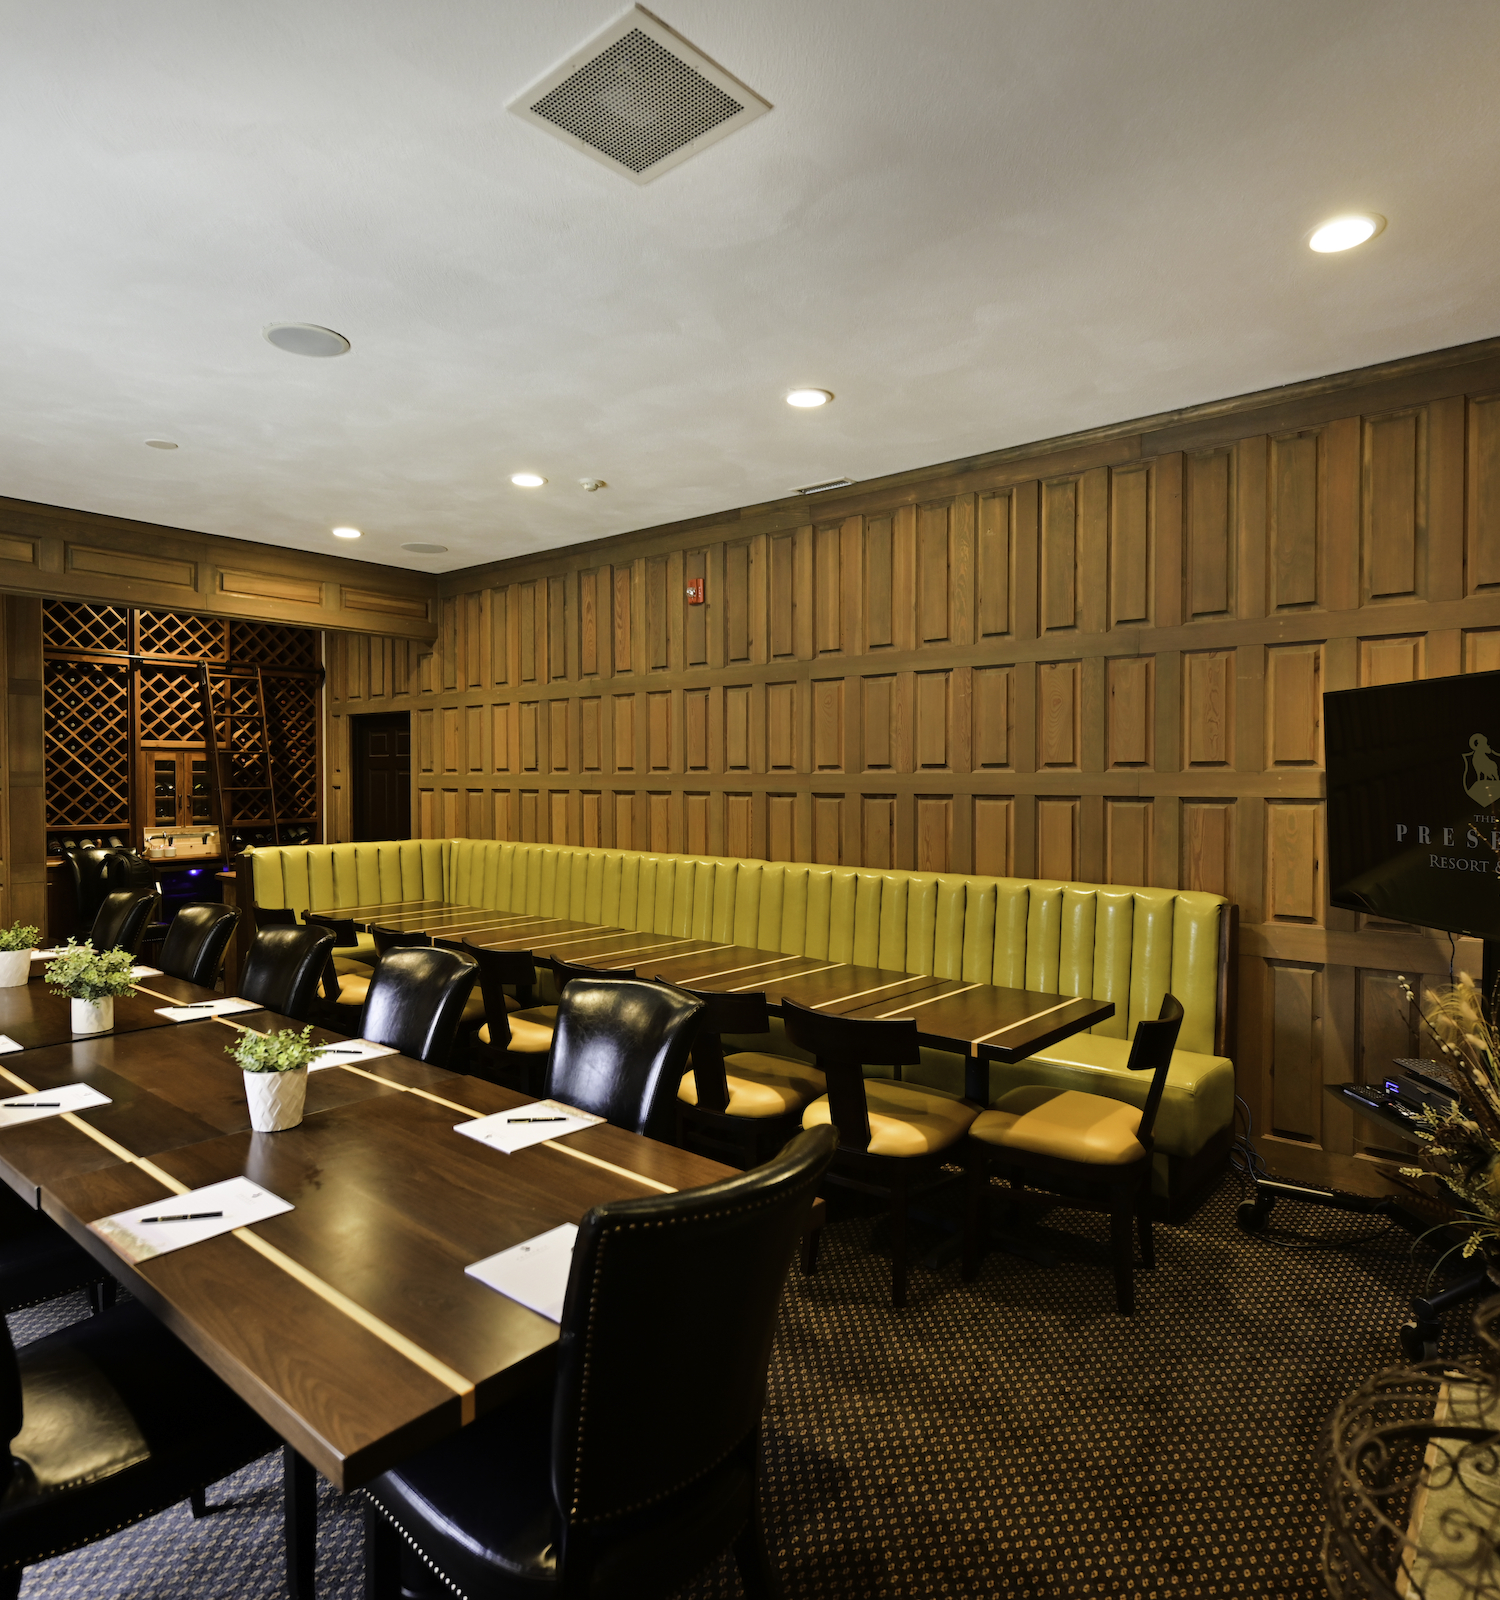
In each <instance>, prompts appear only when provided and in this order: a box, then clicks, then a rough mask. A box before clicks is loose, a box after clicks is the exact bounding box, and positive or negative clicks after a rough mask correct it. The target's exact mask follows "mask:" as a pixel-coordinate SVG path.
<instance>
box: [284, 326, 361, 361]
mask: <svg viewBox="0 0 1500 1600" xmlns="http://www.w3.org/2000/svg"><path fill="white" fill-rule="evenodd" d="M265 334H266V338H267V339H269V340H270V342H271V343H272V344H274V345H275V346H276V348H277V349H278V350H285V351H286V352H287V353H288V354H289V355H294V356H341V355H344V354H345V353H346V352H347V351H348V349H349V341H348V340H347V339H346V338H345V337H344V336H343V334H341V333H335V332H334V331H333V329H332V328H320V327H318V326H317V324H316V323H312V322H273V323H272V324H271V326H270V327H269V328H267V329H266V330H265Z"/></svg>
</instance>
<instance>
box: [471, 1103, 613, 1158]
mask: <svg viewBox="0 0 1500 1600" xmlns="http://www.w3.org/2000/svg"><path fill="white" fill-rule="evenodd" d="M603 1121H604V1118H603V1117H596V1116H592V1115H591V1114H590V1113H589V1112H587V1111H575V1110H574V1109H573V1107H572V1106H565V1105H563V1104H562V1103H561V1102H560V1101H557V1100H536V1101H533V1102H532V1104H531V1105H529V1106H515V1107H514V1108H512V1109H511V1110H510V1111H496V1112H493V1113H492V1114H491V1115H490V1116H487V1117H476V1118H475V1119H474V1120H473V1121H472V1122H459V1123H455V1124H454V1127H453V1131H454V1132H455V1133H462V1134H466V1135H467V1136H468V1137H469V1138H470V1139H478V1140H479V1142H480V1143H481V1144H487V1145H489V1147H490V1148H491V1149H492V1150H501V1151H503V1152H504V1153H505V1154H506V1155H508V1156H513V1155H514V1154H515V1153H516V1151H517V1150H524V1149H525V1148H526V1147H527V1146H528V1145H533V1144H545V1143H546V1142H547V1141H548V1140H549V1139H561V1138H562V1137H563V1135H564V1134H567V1133H577V1132H578V1131H579V1130H580V1129H581V1128H592V1127H593V1126H594V1124H595V1123H596V1122H603Z"/></svg>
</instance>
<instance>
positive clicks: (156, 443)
mask: <svg viewBox="0 0 1500 1600" xmlns="http://www.w3.org/2000/svg"><path fill="white" fill-rule="evenodd" d="M146 448H147V449H148V450H175V449H176V448H177V446H176V445H175V444H174V443H173V442H172V441H171V440H170V439H147V441H146Z"/></svg>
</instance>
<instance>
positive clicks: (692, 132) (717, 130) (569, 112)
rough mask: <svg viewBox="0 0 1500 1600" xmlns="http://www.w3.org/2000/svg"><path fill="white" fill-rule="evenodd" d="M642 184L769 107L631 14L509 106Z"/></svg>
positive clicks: (670, 35)
mask: <svg viewBox="0 0 1500 1600" xmlns="http://www.w3.org/2000/svg"><path fill="white" fill-rule="evenodd" d="M510 110H512V111H513V112H515V113H516V115H517V116H520V117H524V118H525V119H526V120H527V121H528V122H534V123H536V124H537V126H539V127H542V128H545V129H546V131H547V132H548V133H551V134H553V135H555V136H556V137H558V138H561V139H563V140H565V141H566V142H567V143H569V144H571V145H573V146H574V147H575V148H576V149H578V150H581V151H583V152H584V153H585V154H587V155H590V156H592V157H593V158H594V159H595V160H596V161H600V162H603V164H604V165H605V166H608V167H611V168H613V169H614V170H615V171H616V172H620V173H623V174H624V175H625V176H626V177H628V178H630V179H632V180H633V181H634V182H636V183H649V182H650V181H651V180H652V179H653V178H656V177H659V176H660V175H661V174H662V173H663V172H666V171H669V170H670V169H671V168H672V167H675V166H678V165H679V164H680V163H682V162H683V161H686V160H687V159H688V157H689V156H693V155H696V154H697V153H698V151H700V150H702V149H704V148H706V147H707V146H708V145H710V144H713V143H715V142H716V141H718V140H719V139H722V138H724V137H725V136H726V135H728V134H730V133H733V132H734V131H735V130H736V129H738V128H741V127H743V126H744V125H745V124H746V123H747V122H751V121H753V120H754V119H755V118H756V117H758V116H760V115H762V114H763V113H764V112H766V111H769V110H770V106H769V105H767V103H766V102H765V101H764V100H762V99H761V98H760V96H759V95H757V94H754V93H752V92H751V91H750V90H749V89H747V88H746V87H745V86H744V85H743V84H742V83H740V82H738V81H737V80H736V79H734V78H732V77H731V76H730V75H729V74H728V73H727V72H725V71H724V70H723V69H722V68H721V67H719V66H718V65H717V64H716V63H714V62H713V61H710V60H709V58H708V57H707V56H705V55H704V54H703V53H702V52H701V51H699V50H696V49H694V47H693V46H692V45H690V44H689V43H688V42H687V40H685V39H683V38H681V37H680V36H679V35H677V34H676V33H674V32H673V31H672V30H671V29H670V28H669V27H667V25H666V24H665V23H663V22H661V21H659V20H658V19H657V18H656V17H653V16H652V15H651V14H650V12H648V11H644V10H642V9H641V7H639V6H633V7H632V8H631V9H630V10H629V11H627V12H626V13H625V14H624V15H623V16H621V17H617V18H616V19H615V20H614V21H613V22H612V23H610V24H609V26H608V27H606V28H604V29H603V30H602V31H601V32H599V33H597V34H595V35H594V37H593V38H592V39H590V40H589V41H588V43H587V44H585V45H584V46H583V47H582V48H581V49H579V50H577V51H575V52H574V53H573V54H572V55H571V56H569V57H568V59H567V60H566V61H564V62H563V63H562V64H561V65H560V66H558V67H556V68H554V69H553V70H552V71H551V72H549V73H548V74H547V75H546V76H545V77H543V78H541V79H539V80H538V81H537V82H536V83H534V84H532V85H531V86H530V87H529V88H528V89H526V90H525V91H524V92H523V93H521V94H519V95H517V96H516V98H515V99H514V100H512V101H511V103H510Z"/></svg>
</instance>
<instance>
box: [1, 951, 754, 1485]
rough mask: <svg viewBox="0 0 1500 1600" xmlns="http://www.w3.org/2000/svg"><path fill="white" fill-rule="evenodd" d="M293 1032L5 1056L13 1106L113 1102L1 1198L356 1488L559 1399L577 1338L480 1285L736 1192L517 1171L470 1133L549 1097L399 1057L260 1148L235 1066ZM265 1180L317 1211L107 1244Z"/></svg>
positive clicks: (694, 1174)
mask: <svg viewBox="0 0 1500 1600" xmlns="http://www.w3.org/2000/svg"><path fill="white" fill-rule="evenodd" d="M145 981H146V982H148V983H153V982H154V980H149V979H148V980H145ZM278 1021H282V1022H284V1021H285V1019H277V1018H274V1017H272V1016H270V1014H268V1013H264V1012H261V1013H242V1014H240V1015H239V1016H236V1017H235V1018H233V1019H232V1021H231V1020H229V1019H225V1020H224V1021H214V1020H205V1021H202V1022H192V1023H185V1024H180V1025H177V1026H175V1027H173V1028H172V1029H170V1031H167V1032H163V1031H162V1030H159V1029H154V1030H152V1031H150V1032H136V1033H128V1032H127V1033H116V1034H114V1035H100V1036H96V1037H92V1038H89V1039H86V1040H81V1041H79V1042H77V1043H73V1044H68V1045H59V1046H53V1047H50V1048H43V1049H37V1050H29V1051H25V1052H23V1053H18V1054H12V1055H9V1056H3V1057H0V1081H3V1082H4V1083H5V1084H6V1085H7V1086H8V1089H9V1090H19V1091H21V1092H31V1091H33V1090H36V1089H45V1088H47V1087H52V1086H56V1085H59V1084H62V1083H68V1082H77V1081H85V1082H88V1083H91V1084H93V1085H94V1086H95V1087H97V1088H98V1089H100V1090H101V1092H103V1093H105V1094H108V1095H109V1096H110V1101H111V1103H110V1104H109V1105H105V1106H98V1107H94V1108H92V1109H89V1110H86V1111H82V1112H78V1113H73V1114H67V1115H62V1116H54V1117H49V1118H47V1119H45V1120H44V1121H38V1122H37V1123H35V1124H28V1125H26V1126H23V1127H17V1128H11V1129H6V1130H3V1131H0V1180H3V1181H4V1182H5V1183H7V1184H9V1185H10V1187H11V1188H13V1189H14V1190H16V1191H17V1192H18V1193H19V1194H21V1195H22V1196H24V1197H25V1198H26V1199H27V1200H28V1201H30V1202H32V1203H38V1201H39V1203H40V1205H41V1207H42V1208H43V1209H44V1210H45V1211H46V1212H47V1213H48V1214H49V1215H50V1216H52V1217H53V1218H55V1219H56V1220H57V1221H58V1222H59V1223H61V1224H62V1226H63V1227H64V1228H66V1229H67V1231H68V1232H69V1233H70V1234H71V1235H72V1236H73V1237H74V1238H75V1239H77V1240H78V1242H79V1243H80V1244H82V1245H83V1246H84V1248H85V1249H87V1250H89V1251H90V1252H91V1253H92V1254H93V1255H94V1256H95V1258H96V1259H97V1260H99V1261H100V1262H101V1263H102V1264H103V1265H104V1266H105V1267H106V1268H107V1269H108V1270H109V1271H110V1272H111V1273H112V1274H113V1275H114V1276H115V1277H117V1278H119V1279H120V1280H121V1281H122V1282H124V1283H125V1284H127V1285H128V1286H129V1287H130V1289H131V1290H132V1292H133V1293H135V1294H136V1295H137V1296H138V1297H139V1298H140V1299H141V1300H142V1301H143V1302H144V1303H145V1304H146V1305H147V1306H148V1307H150V1309H151V1310H152V1311H153V1312H155V1313H156V1314H157V1315H158V1316H159V1317H160V1318H161V1319H162V1321H163V1322H164V1323H166V1325H167V1326H168V1327H170V1328H172V1329H173V1331H174V1332H176V1333H177V1334H178V1336H179V1337H181V1338H182V1339H183V1341H184V1342H185V1343H186V1344H187V1345H188V1346H189V1347H190V1348H192V1349H193V1350H194V1351H196V1352H197V1354H198V1355H199V1356H200V1357H201V1358H202V1359H203V1360H204V1361H205V1362H206V1363H207V1364H208V1365H209V1366H210V1367H211V1368H212V1369H213V1370H214V1371H215V1372H216V1373H218V1375H219V1376H220V1377H221V1378H223V1379H224V1380H225V1381H226V1382H227V1383H228V1384H229V1385H230V1386H231V1387H232V1388H234V1389H235V1390H236V1391H237V1392H238V1393H239V1394H240V1395H241V1396H242V1397H243V1398H244V1399H245V1400H246V1401H247V1402H248V1403H249V1404H250V1405H251V1406H252V1407H253V1408H254V1409H255V1410H256V1411H257V1412H258V1413H259V1414H260V1415H261V1416H262V1417H264V1418H265V1419H266V1420H267V1422H269V1423H270V1425H271V1426H272V1427H273V1428H275V1429H276V1431H277V1432H278V1433H279V1434H280V1435H281V1436H282V1437H283V1438H284V1439H286V1440H287V1441H288V1442H289V1443H290V1444H291V1445H292V1446H293V1447H294V1448H295V1450H296V1451H297V1452H298V1453H299V1454H300V1455H301V1456H303V1457H304V1458H305V1459H306V1460H308V1461H310V1462H311V1463H312V1464H313V1465H314V1466H316V1467H317V1469H318V1470H319V1471H320V1472H321V1473H323V1475H324V1476H325V1477H327V1478H328V1479H329V1480H330V1481H331V1482H333V1483H334V1484H335V1485H337V1486H338V1487H339V1488H340V1489H348V1488H351V1487H354V1486H356V1485H358V1484H360V1483H363V1482H366V1481H368V1480H369V1479H370V1478H371V1477H373V1476H375V1475H376V1474H378V1473H380V1472H382V1471H384V1470H385V1469H386V1468H387V1467H390V1466H392V1465H394V1464H395V1463H396V1462H397V1461H399V1460H400V1459H402V1458H403V1457H404V1456H406V1455H408V1454H409V1453H410V1452H411V1451H413V1450H416V1449H419V1448H421V1447H422V1446H424V1445H426V1444H428V1443H431V1442H433V1441H435V1440H437V1439H439V1438H442V1437H443V1436H444V1435H446V1434H448V1433H450V1432H452V1431H454V1430H455V1429H457V1428H458V1427H460V1426H462V1425H463V1424H464V1423H466V1422H468V1421H470V1420H472V1419H473V1417H474V1416H475V1415H476V1414H478V1413H480V1412H483V1411H484V1410H486V1409H488V1408H489V1407H491V1406H494V1405H497V1404H499V1403H501V1402H502V1401H504V1400H505V1399H507V1398H508V1397H510V1396H511V1395H513V1394H515V1393H516V1392H518V1391H519V1390H521V1389H523V1388H525V1387H528V1386H532V1385H535V1384H537V1383H541V1382H545V1381H546V1380H547V1377H548V1375H549V1374H550V1371H551V1363H552V1360H553V1349H554V1346H555V1344H556V1341H557V1325H556V1324H555V1323H553V1322H551V1321H549V1320H548V1319H547V1318H545V1317H542V1316H540V1315H538V1314H537V1313H535V1312H532V1311H529V1310H527V1309H526V1308H525V1307H524V1306H521V1305H519V1304H517V1303H516V1302H514V1301H511V1300H508V1299H506V1298H505V1297H504V1296H503V1295H500V1294H497V1293H495V1292H494V1291H493V1290H491V1289H488V1288H485V1287H484V1286H483V1285H482V1284H480V1283H478V1282H477V1281H476V1280H474V1279H472V1278H469V1277H467V1276H466V1275H465V1273H464V1268H465V1267H466V1266H467V1265H468V1264H470V1263H471V1262H474V1261H477V1260H480V1259H481V1258H483V1257H485V1256H487V1255H490V1254H492V1253H494V1252H495V1251H497V1250H501V1249H504V1248H506V1247H507V1246H509V1245H512V1244H515V1243H518V1242H520V1241H521V1240H524V1239H527V1238H531V1237H534V1236H535V1235H536V1234H538V1233H541V1232H544V1231H545V1230H546V1229H548V1228H551V1227H554V1226H556V1225H557V1224H558V1223H561V1222H576V1221H578V1220H580V1219H581V1218H582V1216H583V1214H584V1213H585V1212H586V1211H587V1210H588V1209H589V1208H590V1207H591V1206H594V1205H597V1204H600V1203H601V1202H603V1201H606V1200H612V1199H618V1198H622V1197H639V1196H645V1195H650V1194H654V1193H662V1192H670V1191H672V1190H675V1189H679V1188H685V1187H690V1186H695V1185H698V1184H703V1183H708V1182H712V1181H713V1180H715V1179H717V1178H720V1177H724V1176H726V1175H728V1173H729V1169H728V1168H725V1167H722V1166H719V1165H718V1164H717V1163H715V1162H712V1161H707V1160H705V1159H703V1158H702V1157H699V1156H695V1155H690V1154H689V1153H687V1152H686V1151H681V1150H676V1149H673V1148H671V1147H669V1146H666V1145H661V1144H657V1143H655V1142H653V1141H651V1140H648V1139H643V1138H639V1137H637V1136H636V1135H633V1134H629V1133H625V1132H622V1131H621V1130H619V1129H616V1128H611V1127H608V1126H602V1125H601V1126H599V1127H594V1128H589V1129H586V1130H584V1131H582V1132H579V1133H576V1134H572V1135H570V1136H568V1137H567V1138H566V1139H560V1140H555V1141H551V1142H549V1143H547V1144H545V1145H539V1146H535V1147H533V1148H532V1149H529V1150H525V1151H521V1152H519V1153H517V1154H515V1155H511V1156H507V1155H502V1154H501V1153H499V1152H498V1151H495V1150H492V1149H490V1148H488V1147H487V1146H484V1145H481V1144H479V1143H478V1142H476V1141H474V1140H472V1139H468V1138H466V1137H464V1136H463V1135H461V1134H458V1133H455V1132H454V1124H455V1123H458V1122H461V1121H465V1120H468V1119H469V1118H471V1117H476V1116H483V1115H486V1114H488V1113H489V1112H493V1111H500V1110H505V1109H508V1108H510V1107H513V1106H516V1105H520V1104H524V1103H525V1102H526V1100H527V1099H528V1098H529V1097H528V1096H526V1095H523V1094H519V1093H517V1092H515V1091H512V1090H509V1089H504V1088H501V1087H498V1086H496V1085H494V1084H490V1083H486V1082H484V1081H482V1080H480V1079H476V1078H469V1077H463V1076H457V1075H453V1074H448V1073H444V1072H441V1071H439V1070H437V1069H434V1068H431V1067H427V1066H424V1065H423V1064H422V1063H420V1062H416V1061H412V1060H410V1059H409V1058H407V1057H404V1056H396V1055H393V1056H385V1057H380V1058H377V1059H375V1060H372V1061H370V1062H368V1063H361V1064H358V1065H342V1064H341V1065H336V1066H330V1067H326V1068H322V1069H320V1070H318V1071H316V1072H313V1073H312V1074H310V1077H309V1086H308V1113H307V1115H306V1117H305V1120H304V1121H303V1123H302V1124H301V1126H300V1127H297V1128H294V1129H290V1130H288V1131H286V1132H282V1133H276V1134H253V1133H251V1132H250V1131H249V1127H248V1123H249V1117H248V1111H247V1109H246V1106H245V1101H244V1090H243V1085H242V1082H241V1079H240V1073H239V1069H238V1068H237V1067H236V1066H235V1064H234V1062H233V1061H232V1060H231V1058H230V1057H229V1056H227V1055H226V1054H225V1053H224V1045H225V1044H226V1042H228V1041H229V1040H230V1039H231V1038H232V1036H233V1035H232V1032H231V1029H232V1028H233V1027H234V1026H235V1025H240V1026H245V1025H253V1026H257V1027H262V1028H263V1027H266V1026H272V1025H275V1024H276V1023H277V1022H278ZM318 1036H319V1037H320V1038H321V1039H335V1038H337V1037H339V1036H338V1035H335V1034H331V1033H327V1032H326V1031H320V1033H319V1035H318ZM242 1173H243V1174H246V1175H248V1176H249V1177H251V1178H252V1179H253V1180H254V1181H256V1182H259V1183H261V1184H263V1185H265V1186H266V1187H267V1188H269V1189H270V1190H271V1191H272V1192H273V1193H275V1194H277V1195H280V1196H281V1197H282V1198H283V1199H286V1200H289V1201H291V1202H292V1204H293V1206H294V1207H295V1209H294V1210H293V1211H290V1212H288V1213H286V1214H285V1215H283V1216H280V1217H275V1218H272V1219H270V1220H269V1221H267V1222H263V1223H258V1224H256V1225H255V1226H254V1227H252V1228H243V1229H238V1230H236V1231H235V1232H234V1233H233V1234H230V1235H226V1236H223V1237H220V1238H218V1239H213V1240H209V1241H207V1242H205V1243H200V1244H196V1245H193V1246H191V1247H189V1248H187V1249H184V1250H180V1251H176V1252H173V1253H171V1254H169V1255H165V1256H159V1257H157V1258H155V1259H153V1260H149V1261H146V1262H143V1263H141V1264H140V1265H138V1266H132V1265H130V1264H128V1263H126V1262H125V1261H124V1260H123V1259H122V1258H121V1257H119V1256H117V1255H116V1254H115V1252H114V1250H113V1249H112V1248H111V1247H110V1246H109V1245H108V1244H107V1243H106V1242H105V1241H104V1240H103V1239H102V1238H100V1236H99V1235H98V1234H96V1233H94V1232H93V1231H92V1230H91V1229H90V1228H89V1226H88V1224H89V1223H90V1222H92V1221H94V1220H96V1219H97V1218H99V1217H102V1216H106V1215H108V1214H110V1213H111V1212H114V1211H118V1210H121V1209H124V1208H126V1207H129V1206H132V1205H137V1204H142V1203H145V1202H147V1201H152V1200H156V1199H161V1198H165V1197H167V1196H169V1195H173V1194H180V1193H183V1192H185V1191H186V1190H188V1189H193V1188H198V1187H200V1186H202V1185H204V1184H209V1183H215V1182H218V1181H220V1180H222V1179H224V1178H228V1177H234V1176H237V1175H239V1174H242Z"/></svg>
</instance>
